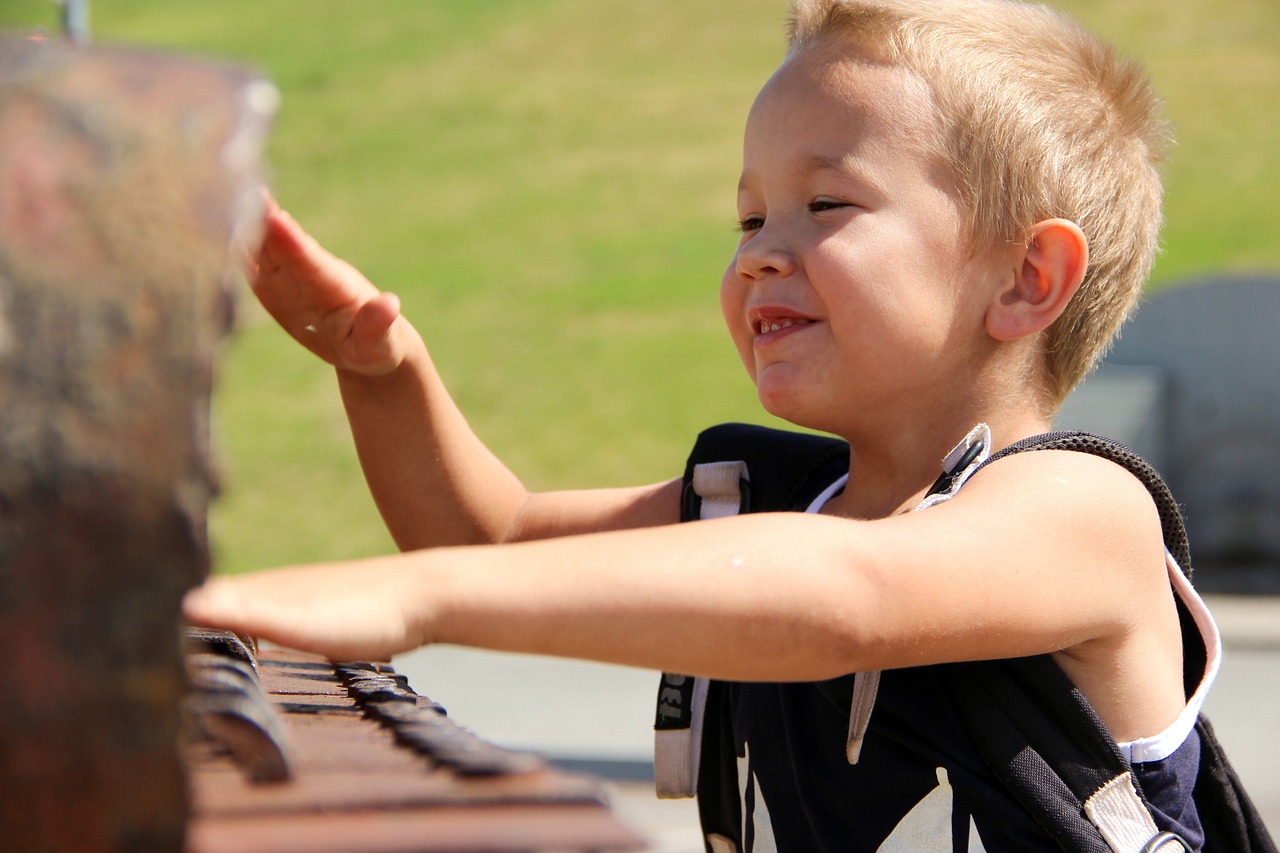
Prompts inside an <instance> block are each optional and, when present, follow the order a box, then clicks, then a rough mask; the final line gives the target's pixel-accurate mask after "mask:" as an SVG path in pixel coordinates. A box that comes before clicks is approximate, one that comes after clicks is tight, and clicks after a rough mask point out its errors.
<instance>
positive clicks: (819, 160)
mask: <svg viewBox="0 0 1280 853" xmlns="http://www.w3.org/2000/svg"><path fill="white" fill-rule="evenodd" d="M823 171H831V172H839V173H840V174H841V175H843V176H844V177H846V178H848V179H849V180H851V181H857V182H859V183H861V184H864V185H865V186H867V187H868V188H869V189H871V190H873V191H877V192H881V191H883V189H884V188H883V187H882V186H881V185H880V184H879V183H878V182H877V181H875V180H874V179H872V178H870V177H869V176H867V175H866V174H864V173H863V172H860V171H855V170H853V169H851V168H850V167H849V158H848V157H832V156H829V155H827V154H810V155H809V156H808V157H806V158H804V160H802V161H801V162H800V165H799V166H798V167H797V168H796V170H795V173H796V174H798V175H808V174H812V173H814V172H823ZM747 179H748V174H747V173H745V172H744V173H743V174H742V177H740V178H739V179H738V192H742V191H743V190H745V189H747Z"/></svg>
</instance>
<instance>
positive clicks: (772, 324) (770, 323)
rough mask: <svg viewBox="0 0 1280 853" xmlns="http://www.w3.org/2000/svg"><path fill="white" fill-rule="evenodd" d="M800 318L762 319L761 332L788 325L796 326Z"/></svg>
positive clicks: (773, 330)
mask: <svg viewBox="0 0 1280 853" xmlns="http://www.w3.org/2000/svg"><path fill="white" fill-rule="evenodd" d="M798 322H800V321H799V320H761V321H760V334H762V335H763V334H764V333H765V332H776V331H778V330H779V329H785V328H787V327H788V326H794V325H795V324H796V323H798Z"/></svg>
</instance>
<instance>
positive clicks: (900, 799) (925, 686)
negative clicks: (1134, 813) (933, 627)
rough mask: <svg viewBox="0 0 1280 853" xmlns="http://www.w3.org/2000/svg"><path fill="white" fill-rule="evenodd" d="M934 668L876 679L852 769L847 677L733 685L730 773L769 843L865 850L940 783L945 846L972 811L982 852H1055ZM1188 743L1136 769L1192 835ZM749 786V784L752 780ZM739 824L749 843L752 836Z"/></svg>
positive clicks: (1164, 819) (961, 833)
mask: <svg viewBox="0 0 1280 853" xmlns="http://www.w3.org/2000/svg"><path fill="white" fill-rule="evenodd" d="M939 669H940V667H919V668H914V669H903V670H893V671H887V672H884V673H883V674H882V676H881V683H880V691H879V695H878V698H877V701H876V707H875V711H874V713H873V714H872V718H871V727H870V729H869V731H868V735H867V739H866V741H865V742H864V746H863V749H862V755H861V758H860V760H859V763H858V764H857V765H850V764H849V763H848V762H847V760H846V759H845V738H846V734H847V731H848V725H849V703H850V698H851V695H852V690H853V678H852V676H847V677H845V678H840V679H835V680H833V681H825V682H816V683H814V682H806V683H795V684H731V685H730V697H731V699H730V701H731V703H732V716H733V728H734V737H735V740H736V744H737V750H738V755H739V757H740V758H741V757H743V756H748V767H749V769H750V774H749V776H747V777H746V778H745V779H742V780H740V781H739V784H740V785H742V786H744V788H745V789H746V794H747V801H748V803H751V804H752V805H753V806H755V807H756V808H759V804H760V802H761V801H763V803H764V804H765V805H766V807H767V808H768V811H769V817H770V820H771V823H772V827H773V832H774V837H775V838H776V839H777V843H778V850H779V851H783V853H785V851H815V853H816V852H817V851H832V853H835V851H840V852H841V853H849V851H874V850H877V849H878V848H879V847H880V846H881V845H882V844H883V843H884V842H885V840H886V839H887V838H888V837H889V836H890V835H891V834H892V833H893V832H894V830H895V829H896V828H897V827H898V825H899V823H900V822H902V819H903V817H904V816H905V815H907V813H908V812H910V811H911V810H912V809H913V808H915V807H916V806H917V804H919V803H920V802H921V801H922V800H923V799H925V797H926V796H928V795H929V794H930V793H931V792H933V791H934V790H935V789H936V788H938V785H939V779H938V768H939V767H941V768H944V769H945V772H946V778H947V781H948V783H949V785H950V787H951V792H952V805H951V809H952V817H951V827H952V829H951V834H952V839H951V849H953V850H957V851H966V850H968V849H969V838H968V833H969V827H970V819H972V823H973V826H974V827H975V828H976V830H977V832H978V834H979V836H980V837H981V842H982V845H983V849H985V850H987V851H988V853H1004V852H1005V851H1009V853H1020V852H1021V851H1026V853H1034V851H1056V850H1058V849H1059V848H1058V847H1057V845H1056V844H1055V843H1054V842H1053V841H1052V840H1051V839H1050V838H1049V837H1048V836H1047V835H1046V834H1045V833H1044V831H1043V830H1041V828H1040V827H1039V826H1038V825H1037V824H1036V822H1035V820H1034V818H1033V817H1032V816H1031V815H1030V814H1029V813H1028V812H1027V810H1026V809H1025V808H1023V806H1022V805H1021V804H1020V803H1018V802H1017V801H1016V800H1015V799H1014V797H1013V796H1012V794H1010V792H1009V791H1008V789H1007V788H1006V787H1005V786H1004V785H1003V784H1002V783H1001V782H1000V780H999V779H997V778H996V777H995V776H994V775H993V774H992V773H991V772H990V771H989V770H988V769H987V767H986V766H985V764H984V763H983V761H982V759H981V757H980V756H979V755H978V754H977V752H976V751H975V750H974V749H973V747H972V745H971V744H970V742H969V740H968V738H967V736H966V735H965V732H964V730H963V728H962V726H961V724H960V721H959V720H958V719H957V717H956V716H955V714H954V712H953V711H952V710H951V708H950V706H949V705H948V702H947V699H946V690H945V685H944V683H943V682H942V679H941V677H940V674H939ZM1197 764H1198V740H1197V741H1196V742H1195V743H1192V744H1189V745H1188V748H1184V750H1179V751H1178V752H1177V753H1175V755H1174V756H1172V757H1171V758H1170V759H1169V760H1167V761H1165V762H1158V763H1155V764H1154V765H1146V766H1145V767H1144V769H1143V773H1144V774H1145V776H1144V779H1143V784H1144V786H1145V785H1146V783H1147V779H1150V780H1151V783H1152V787H1151V790H1149V791H1147V792H1146V793H1147V794H1148V797H1149V799H1150V800H1151V804H1152V809H1153V812H1155V814H1156V815H1157V818H1156V820H1157V825H1159V826H1160V828H1161V829H1167V830H1171V831H1175V832H1179V833H1180V834H1181V833H1185V834H1186V838H1187V840H1188V841H1191V842H1192V843H1193V845H1195V846H1197V849H1198V845H1199V844H1200V843H1201V842H1200V836H1201V834H1200V831H1199V825H1198V821H1197V820H1196V819H1195V806H1194V804H1193V803H1192V801H1191V786H1192V784H1193V783H1194V779H1195V771H1196V766H1197ZM757 785H759V790H757V789H756V786H757ZM751 824H752V821H751V819H750V818H748V820H747V832H746V836H745V840H746V841H747V850H751V849H752V847H751V841H752V840H753V835H754V832H753V830H752V828H751Z"/></svg>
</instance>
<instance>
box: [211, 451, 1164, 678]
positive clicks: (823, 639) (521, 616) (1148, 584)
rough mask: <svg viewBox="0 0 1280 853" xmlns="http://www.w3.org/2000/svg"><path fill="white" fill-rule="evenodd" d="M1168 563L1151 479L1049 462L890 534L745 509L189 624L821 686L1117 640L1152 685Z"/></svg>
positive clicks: (325, 583) (902, 522)
mask: <svg viewBox="0 0 1280 853" xmlns="http://www.w3.org/2000/svg"><path fill="white" fill-rule="evenodd" d="M1032 457H1034V458H1032ZM1112 469H1114V470H1112ZM1027 482H1033V483H1045V482H1047V483H1052V484H1053V488H1052V489H1051V490H1046V489H1037V488H1032V487H1028V486H1026V485H1025V483H1027ZM1162 556H1163V549H1162V548H1161V546H1160V530H1159V523H1158V520H1157V519H1156V516H1155V510H1154V506H1153V505H1152V503H1151V501H1150V498H1149V497H1148V496H1147V494H1146V492H1145V490H1144V489H1143V487H1142V486H1141V485H1140V484H1139V483H1137V481H1136V480H1133V479H1132V478H1131V477H1129V475H1128V474H1126V473H1125V472H1123V471H1121V470H1120V469H1119V468H1118V467H1116V466H1111V465H1109V463H1106V462H1103V461H1101V460H1097V459H1094V458H1092V457H1085V456H1084V455H1083V454H1069V453H1051V452H1043V453H1035V454H1024V455H1022V456H1021V457H1013V458H1010V459H1008V460H1002V461H1001V462H1000V463H999V464H998V465H993V466H991V467H990V468H989V469H987V470H984V471H983V472H982V473H981V474H979V475H978V476H976V477H974V479H973V481H972V482H971V483H970V484H969V485H968V486H966V487H965V491H964V492H962V493H961V495H960V496H959V497H957V498H956V499H954V500H953V501H951V502H949V503H947V504H944V505H942V506H938V507H935V508H932V509H929V510H926V511H924V512H918V513H911V514H908V515H900V516H895V517H892V518H887V519H883V520H879V521H852V520H848V519H840V518H832V517H828V516H821V515H807V514H802V513H780V514H766V515H750V516H739V517H736V518H727V519H719V520H715V521H705V522H698V523H694V524H680V525H669V526H664V527H658V528H653V529H649V530H630V531H617V532H609V533H601V534H591V535H585V536H575V537H567V538H559V539H551V540H547V541H542V542H529V543H522V544H516V545H507V546H497V547H490V548H460V549H438V550H433V551H422V552H415V553H410V554H401V555H397V556H393V557H388V558H379V559H376V560H371V561H364V562H361V563H356V564H350V563H347V564H332V565H326V566H319V567H301V568H290V569H284V570H278V571H275V572H262V573H255V574H253V575H248V576H242V577H239V578H233V579H219V580H216V581H213V582H211V583H210V585H208V586H206V587H205V588H203V589H201V590H197V591H196V592H195V593H194V594H192V595H191V596H190V597H189V598H188V600H187V615H188V617H189V618H191V619H193V620H195V621H197V622H201V623H212V624H215V625H221V626H224V627H229V628H233V629H236V630H241V631H245V632H247V633H251V634H257V635H260V636H262V637H264V638H266V639H269V640H274V641H276V642H279V643H282V644H284V645H290V646H299V647H303V648H306V649H309V650H312V651H317V652H320V653H323V654H327V655H330V656H331V657H336V658H352V657H383V656H389V655H392V654H395V653H398V652H401V651H404V650H407V649H409V648H413V647H415V646H417V645H420V644H423V643H430V642H444V643H457V644H462V645H470V646H478V647H483V648H491V649H499V650H506V651H520V652H531V653H538V654H550V655H559V656H567V657H578V658H589V659H596V660H604V661H608V662H613V663H622V664H630V665H635V666H642V667H648V668H654V669H667V670H673V671H680V672H688V673H695V674H705V675H711V676H715V677H721V678H735V679H742V680H807V679H821V678H830V677H834V676H837V675H841V674H844V673H847V672H853V671H859V670H863V669H884V668H893V667H903V666H914V665H920V664H929V663H939V662H944V661H955V660H965V659H995V658H1005V657H1016V656H1022V655H1031V654H1039V653H1044V652H1052V651H1058V650H1071V653H1072V654H1077V655H1080V656H1083V657H1086V658H1087V657H1088V656H1089V655H1090V654H1092V652H1091V649H1093V648H1095V647H1096V646H1097V644H1099V643H1101V644H1104V645H1106V646H1107V648H1109V649H1113V648H1114V644H1117V643H1119V644H1123V645H1125V647H1126V648H1127V649H1129V651H1130V653H1131V656H1132V657H1133V659H1134V662H1137V663H1140V664H1141V666H1139V667H1138V671H1139V672H1145V671H1147V670H1150V669H1152V668H1153V667H1158V666H1160V664H1161V663H1164V662H1165V661H1159V660H1157V653H1156V652H1155V651H1153V649H1162V648H1164V647H1163V646H1160V645H1159V643H1153V642H1151V639H1152V637H1153V636H1157V635H1158V634H1159V630H1163V629H1169V630H1172V631H1173V632H1174V637H1176V631H1177V625H1176V618H1174V617H1173V616H1172V607H1171V604H1170V602H1169V583H1168V578H1167V576H1166V575H1165V567H1164V562H1163V559H1162ZM1161 614H1163V616H1162V615H1161ZM1165 616H1167V617H1168V618H1169V619H1172V620H1173V621H1172V622H1171V623H1170V622H1167V621H1166V622H1164V623H1163V624H1162V623H1161V622H1160V620H1161V619H1163V618H1164V617H1165ZM1153 626H1154V627H1153ZM1165 639H1167V637H1166V638H1165ZM1173 646H1174V648H1173V650H1172V654H1173V655H1174V659H1172V660H1171V661H1168V663H1169V664H1170V667H1171V668H1172V670H1173V671H1174V672H1177V671H1178V667H1179V666H1180V663H1178V662H1177V660H1178V659H1177V657H1176V655H1177V643H1176V640H1175V642H1174V643H1173ZM1108 653H1109V652H1108ZM1164 653H1165V654H1167V653H1168V650H1166V651H1165V652H1164ZM1143 661H1145V663H1143ZM1175 683H1176V679H1175Z"/></svg>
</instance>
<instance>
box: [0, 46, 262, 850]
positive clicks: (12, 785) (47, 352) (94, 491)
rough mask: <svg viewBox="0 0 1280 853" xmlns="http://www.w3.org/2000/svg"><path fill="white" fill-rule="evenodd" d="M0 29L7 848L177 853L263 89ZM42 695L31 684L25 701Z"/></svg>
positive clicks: (133, 55) (2, 830)
mask: <svg viewBox="0 0 1280 853" xmlns="http://www.w3.org/2000/svg"><path fill="white" fill-rule="evenodd" d="M265 85H266V84H263V83H262V82H261V81H259V80H257V78H256V77H254V75H252V74H249V73H246V72H244V71H242V70H239V69H234V68H227V67H221V66H215V65H211V64H209V63H204V62H198V61H191V60H186V59H181V58H176V57H165V56H159V55H152V54H144V53H139V52H131V51H123V50H113V49H110V48H99V47H94V48H86V49H83V50H80V49H75V48H72V47H70V46H68V45H66V44H64V43H61V42H58V41H53V40H47V41H42V42H36V41H31V40H28V39H26V38H24V37H22V36H17V35H4V34H0V647H3V648H4V649H5V650H6V651H7V652H8V653H9V654H10V655H11V656H13V657H14V658H15V659H16V660H17V661H19V662H20V666H21V668H22V669H23V671H24V672H30V673H37V674H38V677H35V678H32V679H31V680H30V681H29V682H24V687H23V689H7V690H5V691H3V692H2V693H0V790H2V791H3V792H4V793H3V796H0V838H2V839H3V841H0V846H4V847H5V849H13V850H22V851H24V853H31V851H63V850H74V851H128V853H147V851H176V850H180V849H181V848H182V845H183V833H184V826H185V818H186V813H187V801H186V785H185V781H184V780H185V775H184V771H183V766H182V764H181V756H180V754H179V750H178V747H177V743H178V735H179V728H180V717H179V705H180V701H181V699H182V696H183V691H184V681H185V678H184V671H183V660H182V648H181V642H180V630H179V620H178V604H179V601H180V599H181V596H182V594H183V593H184V592H185V591H186V590H187V589H188V588H189V587H191V586H193V585H194V584H196V583H198V582H199V581H200V580H201V579H202V578H203V576H204V574H205V573H206V572H207V569H208V562H209V556H208V547H207V542H206V536H205V511H206V506H207V502H208V499H209V496H210V494H211V493H212V491H213V489H214V477H213V474H212V471H211V466H210V462H209V452H208V426H207V424H208V406H209V397H210V386H211V383H212V375H211V374H212V363H213V360H214V356H215V353H216V349H217V347H218V345H219V342H220V340H221V338H222V337H223V335H224V334H225V333H226V331H227V328H228V324H229V317H230V303H229V296H228V290H227V288H226V287H225V284H224V282H225V280H226V279H225V274H226V271H227V269H228V266H229V263H228V261H229V257H228V256H229V252H228V243H229V241H230V238H231V236H232V232H233V229H234V227H235V222H236V219H237V215H238V211H239V210H240V207H241V201H242V198H243V197H244V194H245V193H246V191H251V190H252V189H254V187H255V184H256V180H255V177H256V176H255V175H254V174H253V172H254V167H255V166H256V165H257V153H258V144H257V143H258V141H260V139H261V129H260V128H259V130H258V131H255V130H254V129H253V126H254V124H255V122H257V121H259V120H261V121H262V122H265V119H266V113H268V112H269V111H270V107H271V103H270V101H271V98H270V97H269V90H270V87H269V86H268V87H267V88H266V89H263V88H262V86H265ZM26 685H29V686H26Z"/></svg>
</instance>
